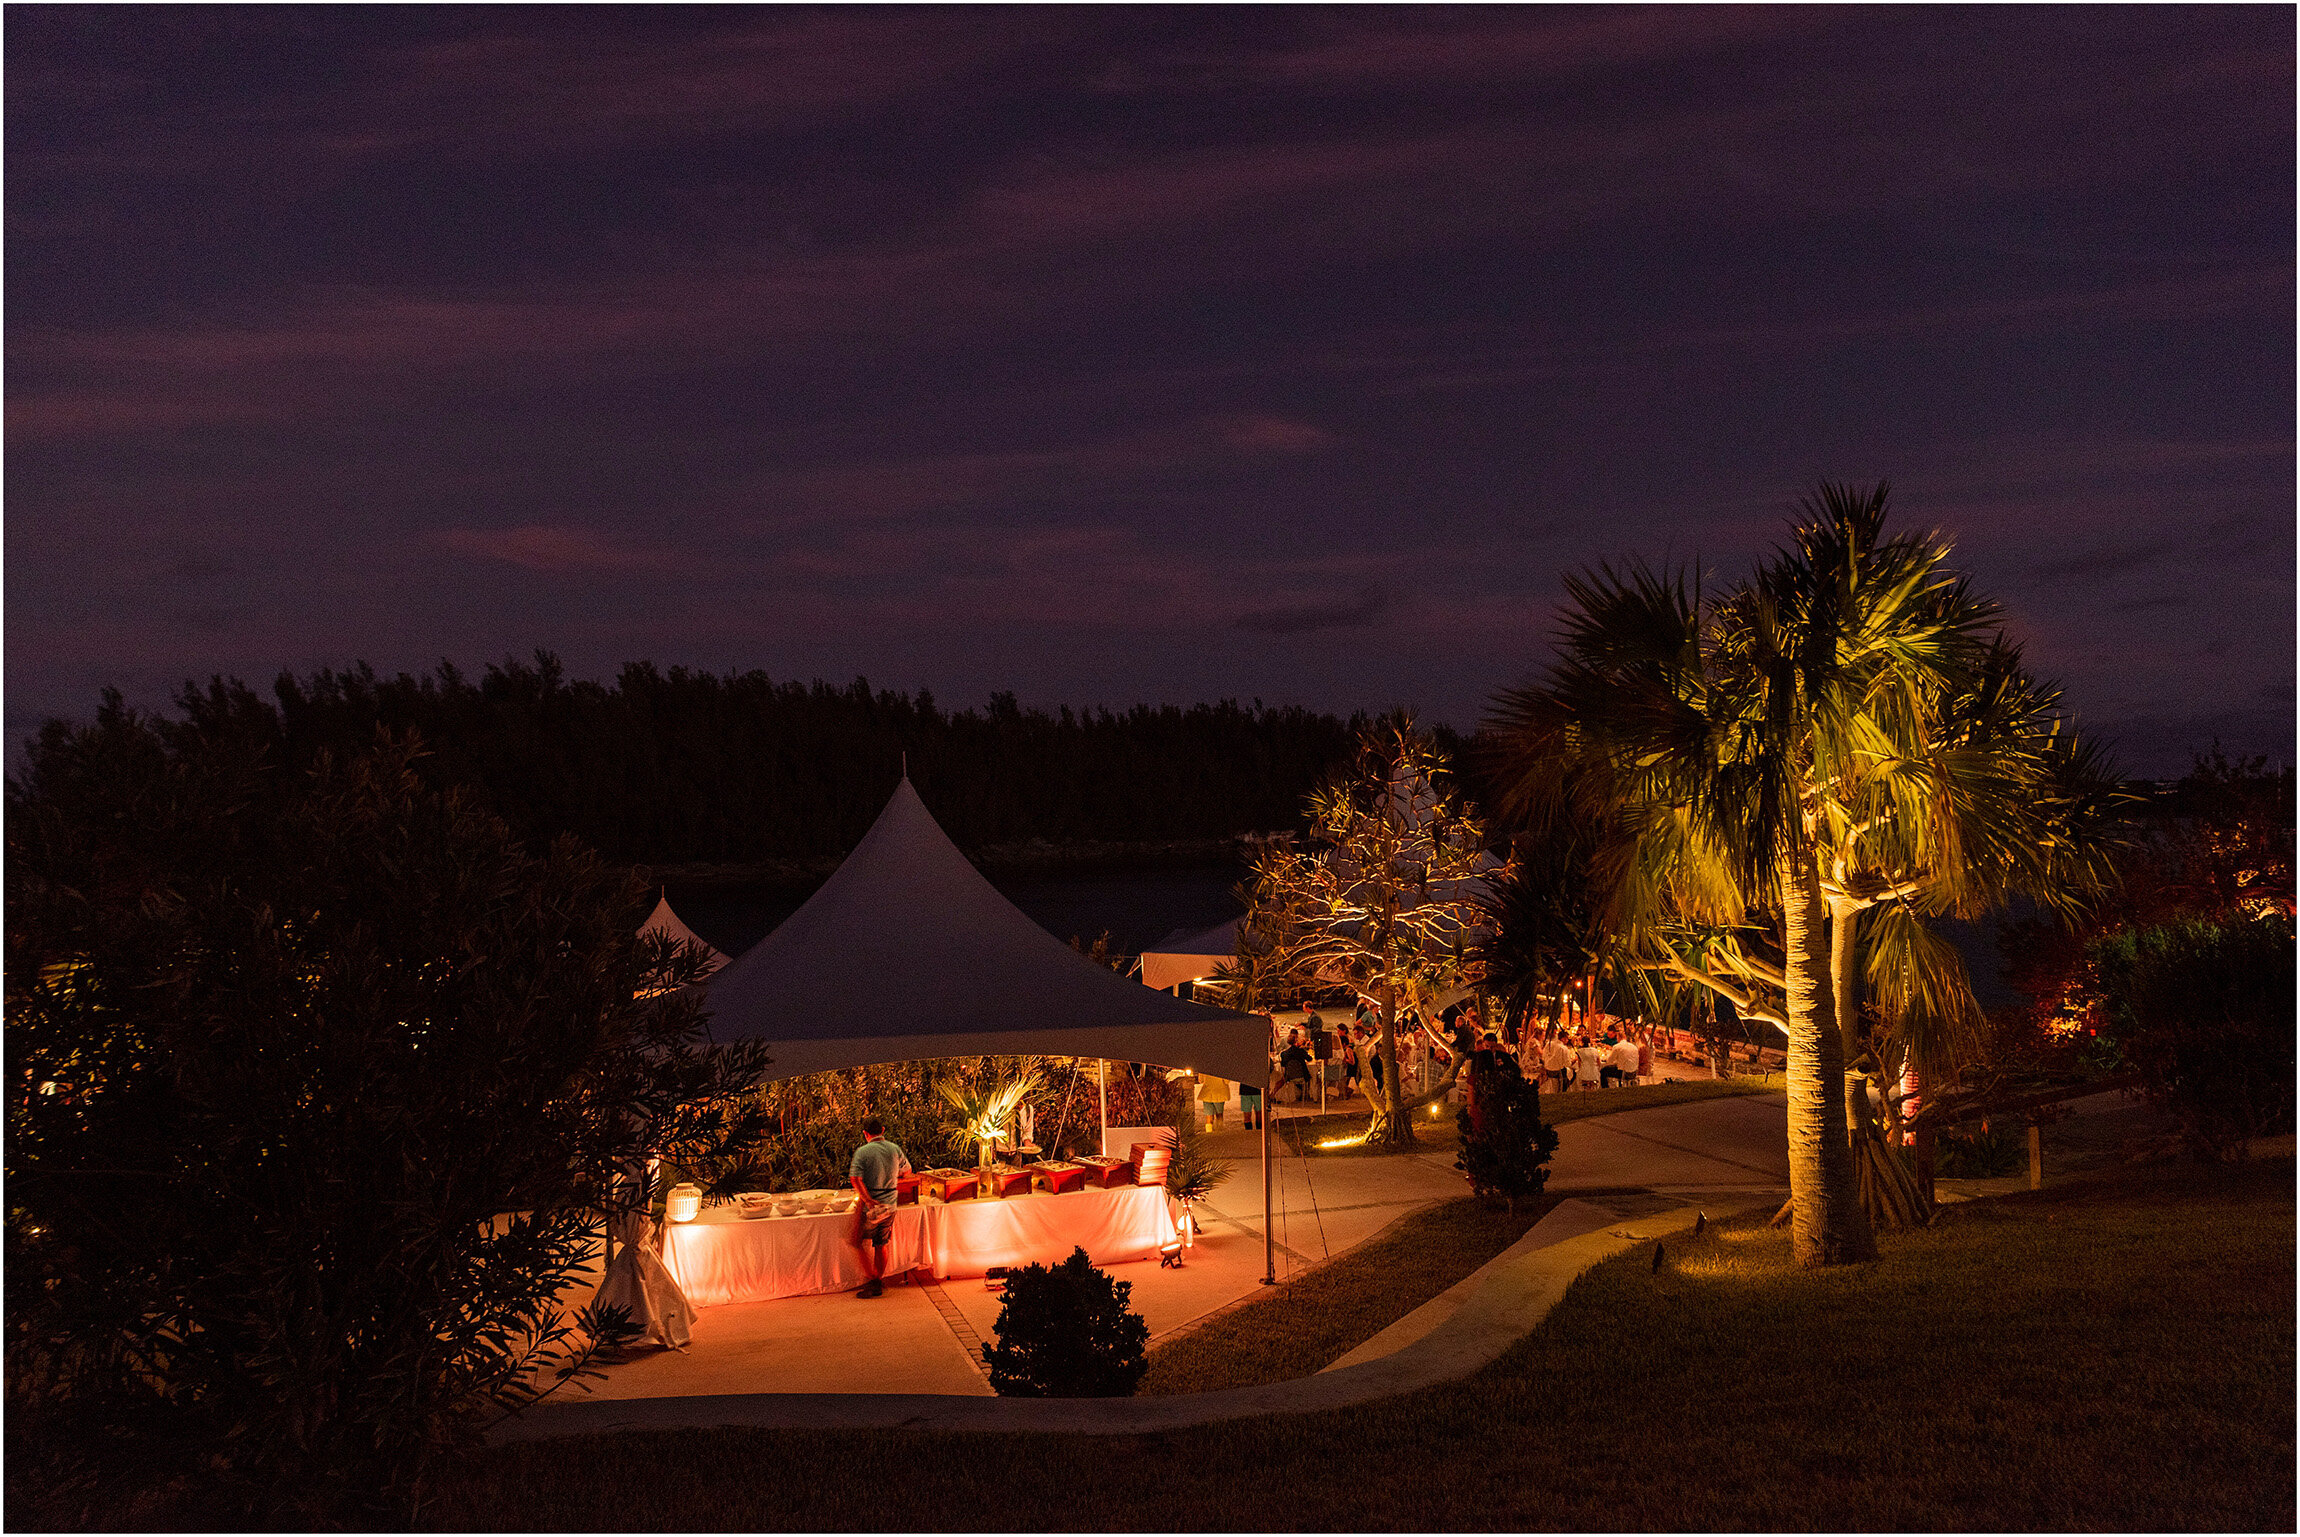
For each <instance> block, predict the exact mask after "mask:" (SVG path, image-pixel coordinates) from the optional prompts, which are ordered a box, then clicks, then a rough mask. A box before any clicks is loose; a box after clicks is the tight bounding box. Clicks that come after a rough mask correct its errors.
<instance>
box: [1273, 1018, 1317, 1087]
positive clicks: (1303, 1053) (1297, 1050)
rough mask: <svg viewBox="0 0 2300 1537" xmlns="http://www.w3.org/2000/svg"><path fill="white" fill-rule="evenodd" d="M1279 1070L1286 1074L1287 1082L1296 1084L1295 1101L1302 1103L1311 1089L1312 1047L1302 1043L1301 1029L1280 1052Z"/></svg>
mask: <svg viewBox="0 0 2300 1537" xmlns="http://www.w3.org/2000/svg"><path fill="white" fill-rule="evenodd" d="M1278 1070H1279V1071H1280V1072H1281V1073H1283V1074H1284V1075H1285V1081H1286V1082H1287V1083H1290V1084H1293V1085H1294V1086H1295V1087H1294V1103H1295V1104H1297V1105H1298V1104H1300V1103H1301V1102H1302V1101H1303V1099H1304V1098H1306V1097H1307V1096H1308V1094H1309V1090H1310V1049H1309V1048H1308V1047H1307V1046H1304V1045H1303V1044H1302V1033H1301V1032H1300V1031H1299V1030H1297V1031H1295V1032H1294V1036H1293V1039H1292V1040H1291V1041H1290V1042H1288V1043H1287V1046H1286V1049H1285V1050H1284V1051H1281V1052H1279V1053H1278Z"/></svg>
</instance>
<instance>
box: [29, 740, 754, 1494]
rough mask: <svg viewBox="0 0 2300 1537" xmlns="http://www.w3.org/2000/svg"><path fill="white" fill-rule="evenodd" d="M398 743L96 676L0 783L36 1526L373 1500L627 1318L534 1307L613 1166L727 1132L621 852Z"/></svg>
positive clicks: (591, 1242) (595, 1232)
mask: <svg viewBox="0 0 2300 1537" xmlns="http://www.w3.org/2000/svg"><path fill="white" fill-rule="evenodd" d="M418 753H419V748H418V746H417V744H416V743H414V742H412V741H406V740H390V739H386V740H382V741H379V742H376V743H372V744H370V746H369V747H368V749H367V750H365V751H364V752H361V753H359V754H357V755H355V756H353V757H351V758H349V759H347V760H342V761H338V760H336V759H334V758H332V757H322V758H321V759H320V760H318V761H317V762H315V763H314V764H313V765H311V766H310V768H309V769H308V771H301V772H290V771H287V770H284V769H282V768H281V767H279V766H278V765H277V764H276V763H275V762H273V761H272V760H270V759H269V758H268V757H267V756H266V755H265V753H264V752H263V750H262V748H261V744H253V743H250V742H248V741H246V740H244V739H236V738H233V737H230V736H221V737H219V736H214V735H210V734H208V733H206V732H203V731H200V730H197V729H194V728H189V727H182V726H176V725H170V724H167V723H163V722H156V721H153V720H151V719H149V718H146V717H142V716H139V715H137V714H136V713H134V712H131V711H128V710H126V709H124V708H123V707H122V706H121V705H120V703H119V702H118V700H117V698H116V697H115V698H113V699H111V700H108V701H107V704H106V707H105V709H104V711H103V712H102V713H101V714H100V715H99V718H98V720H97V721H96V723H95V724H94V725H93V726H92V727H88V728H84V729H72V728H65V727H60V726H58V727H51V728H50V729H48V730H46V731H44V732H43V733H42V734H41V736H40V738H39V739H38V740H37V741H36V742H35V743H34V744H33V746H32V748H31V750H30V753H29V764H28V769H27V772H26V774H25V775H24V777H23V778H22V779H21V780H11V781H10V783H9V786H8V808H7V809H8V816H7V832H8V858H7V881H8V893H7V895H8V901H7V965H6V978H7V994H6V1008H7V1030H8V1040H9V1064H10V1071H11V1085H10V1089H9V1093H8V1102H7V1111H8V1150H7V1194H8V1219H7V1271H6V1284H7V1299H8V1307H7V1328H8V1344H7V1360H8V1366H9V1394H10V1402H9V1431H10V1436H11V1451H12V1453H13V1452H21V1451H24V1450H25V1449H26V1448H27V1447H28V1446H29V1447H32V1448H34V1453H33V1455H32V1456H31V1457H30V1458H29V1459H28V1460H27V1461H25V1462H21V1463H20V1462H18V1461H17V1459H16V1458H15V1457H14V1456H12V1457H11V1478H12V1479H13V1478H14V1476H15V1471H16V1470H17V1469H18V1468H26V1469H29V1468H38V1469H39V1470H40V1474H39V1476H40V1480H41V1483H42V1485H43V1488H42V1490H41V1495H42V1499H43V1502H44V1503H46V1504H48V1505H49V1506H50V1508H51V1510H52V1511H53V1512H54V1513H55V1514H56V1515H57V1516H59V1518H67V1519H66V1524H72V1525H108V1524H111V1523H112V1519H114V1518H115V1517H116V1515H117V1514H118V1513H119V1512H121V1511H123V1510H124V1509H125V1508H126V1507H127V1506H128V1505H129V1504H130V1503H131V1502H132V1501H133V1500H134V1499H135V1498H137V1497H144V1496H148V1497H151V1498H156V1499H161V1500H163V1501H166V1500H177V1501H180V1502H181V1504H180V1505H179V1506H176V1507H171V1506H169V1505H167V1504H165V1503H163V1504H161V1505H160V1506H158V1507H156V1509H158V1510H168V1509H171V1508H174V1509H178V1510H179V1512H180V1515H179V1517H178V1518H177V1519H176V1520H174V1521H170V1520H169V1519H166V1518H163V1517H161V1516H158V1515H151V1514H149V1513H147V1517H139V1518H138V1519H140V1520H141V1519H151V1520H158V1521H160V1523H161V1524H181V1523H182V1521H184V1520H191V1519H197V1520H198V1521H201V1522H203V1523H211V1524H212V1523H225V1524H233V1523H236V1524H243V1525H244V1524H248V1523H251V1522H253V1523H264V1524H288V1525H310V1524H313V1523H320V1522H335V1523H345V1522H349V1523H354V1524H369V1523H373V1522H379V1521H380V1522H383V1523H385V1524H403V1523H404V1522H405V1521H406V1520H407V1519H409V1513H410V1511H411V1510H412V1508H413V1507H414V1506H415V1505H416V1504H417V1503H418V1502H419V1501H420V1500H421V1498H422V1496H423V1493H424V1491H425V1489H426V1488H427V1487H428V1486H429V1484H430V1483H431V1481H432V1480H433V1477H434V1473H435V1470H437V1469H438V1468H439V1467H440V1466H441V1465H442V1463H443V1462H445V1461H446V1460H448V1459H451V1458H453V1457H455V1456H457V1455H459V1454H460V1453H462V1452H463V1451H465V1450H467V1449H469V1448H471V1447H472V1446H473V1445H475V1443H476V1441H477V1439H478V1436H479V1434H480V1432H481V1430H482V1429H483V1428H484V1427H485V1425H486V1424H487V1423H488V1422H489V1421H490V1420H491V1419H492V1418H495V1417H499V1416H500V1415H501V1414H503V1413H504V1412H506V1411H507V1410H513V1409H516V1408H518V1407H521V1406H523V1405H525V1404H527V1403H529V1402H532V1401H533V1399H534V1398H535V1397H536V1396H537V1395H538V1394H539V1393H540V1392H542V1391H545V1390H547V1389H549V1388H550V1387H551V1386H553V1385H554V1384H555V1383H557V1382H559V1381H563V1380H565V1379H566V1378H568V1377H569V1376H571V1375H573V1374H575V1373H577V1372H580V1371H582V1370H584V1369H585V1364H584V1363H585V1355H586V1353H587V1351H588V1350H589V1349H590V1348H591V1347H592V1346H595V1345H605V1344H611V1343H613V1342H614V1339H615V1337H616V1336H617V1335H618V1334H620V1333H621V1332H622V1331H621V1329H619V1328H617V1327H613V1326H612V1325H613V1324H614V1323H615V1322H616V1321H615V1320H611V1319H609V1318H607V1317H606V1316H604V1315H601V1314H592V1315H590V1316H588V1317H584V1316H576V1317H570V1316H569V1307H570V1306H571V1301H570V1299H573V1298H579V1297H580V1296H581V1295H582V1291H581V1290H580V1279H579V1278H580V1275H581V1272H582V1270H583V1268H584V1267H585V1266H586V1265H587V1264H588V1263H589V1262H590V1261H591V1260H592V1259H593V1258H594V1257H595V1254H596V1245H597V1241H598V1237H599V1231H600V1218H601V1214H602V1209H603V1208H611V1207H616V1206H618V1205H621V1204H623V1203H625V1202H636V1201H638V1200H641V1199H643V1198H644V1197H643V1194H642V1193H641V1186H640V1182H638V1181H635V1180H628V1179H621V1178H619V1176H622V1175H623V1174H624V1173H625V1172H626V1171H628V1170H631V1169H633V1168H635V1167H636V1166H638V1165H640V1164H642V1163H643V1161H644V1159H645V1158H646V1156H647V1155H649V1154H651V1153H662V1154H667V1155H671V1156H685V1157H692V1156H700V1155H701V1154H702V1153H703V1152H704V1151H705V1150H706V1149H707V1147H708V1146H709V1145H711V1144H714V1143H720V1142H725V1141H730V1140H737V1139H740V1138H742V1137H744V1136H746V1135H752V1134H755V1131H754V1130H753V1128H752V1126H751V1124H750V1123H749V1122H748V1121H747V1120H746V1118H745V1117H744V1116H743V1115H741V1114H740V1113H737V1112H730V1111H729V1110H727V1109H726V1108H724V1107H725V1104H726V1097H727V1096H729V1095H733V1094H736V1093H738V1092H739V1091H741V1090H743V1089H745V1088H747V1087H748V1086H749V1085H750V1084H751V1083H753V1082H754V1081H755V1080H756V1079H757V1077H758V1076H759V1075H760V1073H761V1072H762V1071H763V1070H764V1067H765V1065H766V1058H765V1056H764V1053H763V1048H761V1047H758V1046H756V1045H749V1046H741V1047H735V1048H722V1049H718V1050H712V1049H709V1048H706V1047H704V1046H703V1045H702V1044H701V1041H700V1025H701V1012H700V1004H699V1001H698V995H697V994H696V992H695V991H694V990H693V989H691V988H679V989H674V990H670V991H664V990H662V988H661V986H660V984H662V983H665V982H670V983H683V982H691V981H693V980H695V979H696V977H697V975H698V974H699V968H698V967H697V965H696V960H695V957H694V956H693V955H692V953H690V952H682V951H680V950H679V949H678V948H677V947H675V946H673V945H671V944H670V943H669V942H668V941H666V940H662V939H660V938H649V939H641V938H639V937H637V936H636V933H635V931H636V929H637V925H638V921H639V917H640V915H641V914H642V913H644V911H645V901H646V898H645V894H644V891H643V889H642V888H640V887H639V886H637V884H636V883H635V882H633V881H632V880H631V879H630V878H629V877H628V876H627V875H625V874H622V873H618V872H615V871H612V870H610V869H609V868H608V867H606V866H604V865H603V864H601V863H600V862H599V860H597V859H596V858H595V857H594V856H592V855H591V854H589V853H588V852H586V851H584V850H582V849H580V848H579V847H577V846H575V845H574V844H573V843H572V841H569V840H563V841H561V842H559V843H557V844H555V845H554V846H553V847H552V848H551V849H550V851H549V852H548V853H546V854H543V855H540V856H538V855H534V854H530V853H528V852H526V851H524V850H523V849H522V848H521V846H520V844H519V842H518V841H517V840H516V839H515V838H514V837H513V835H512V834H511V832H510V831H509V829H507V828H506V827H505V826H504V825H503V824H502V823H501V822H500V821H499V820H497V819H496V818H495V817H493V816H491V815H488V814H486V813H485V812H483V811H481V810H479V809H478V808H476V807H475V806H473V805H472V804H471V802H470V800H469V798H468V797H466V796H464V795H463V794H462V793H460V792H456V791H447V792H441V791H437V790H433V789H430V788H428V787H426V786H425V785H424V784H423V783H422V781H421V780H420V778H419V776H418V775H417V774H416V772H415V767H414V766H415V763H416V760H417V756H418ZM642 995H650V996H642ZM571 1288H573V1289H572V1290H571ZM623 1322H624V1323H627V1322H628V1320H623ZM587 1335H588V1336H589V1338H588V1339H586V1336H587ZM17 1487H20V1486H17ZM12 1503H13V1501H12ZM75 1510H76V1511H77V1512H78V1513H77V1514H76V1515H75V1514H73V1512H74V1511H75ZM107 1512H111V1513H112V1515H109V1516H108V1515H107V1514H106V1513H107Z"/></svg>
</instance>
